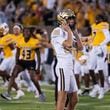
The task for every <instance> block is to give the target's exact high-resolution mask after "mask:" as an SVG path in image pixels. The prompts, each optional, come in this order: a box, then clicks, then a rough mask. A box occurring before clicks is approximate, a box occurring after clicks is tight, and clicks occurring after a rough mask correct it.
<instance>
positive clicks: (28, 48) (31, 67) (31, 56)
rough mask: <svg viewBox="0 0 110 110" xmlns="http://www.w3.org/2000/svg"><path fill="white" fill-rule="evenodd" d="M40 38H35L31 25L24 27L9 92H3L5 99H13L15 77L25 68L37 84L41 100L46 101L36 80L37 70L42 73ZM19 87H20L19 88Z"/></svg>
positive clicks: (18, 42)
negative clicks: (36, 59) (11, 93)
mask: <svg viewBox="0 0 110 110" xmlns="http://www.w3.org/2000/svg"><path fill="white" fill-rule="evenodd" d="M40 46H41V45H40V42H39V40H37V39H35V38H33V34H32V33H31V31H30V27H25V28H24V29H23V36H22V37H21V38H20V39H17V43H16V47H17V52H16V65H15V67H14V69H13V72H12V76H11V78H10V81H9V85H8V90H7V92H5V93H3V94H1V96H2V97H3V98H4V99H7V100H11V99H12V98H11V96H10V92H11V88H12V86H13V84H14V83H15V78H16V77H17V76H18V74H19V73H20V72H22V71H24V70H25V69H27V70H28V72H29V74H30V77H31V80H32V81H33V83H34V84H35V86H36V88H37V89H38V92H39V100H40V101H45V96H44V94H43V92H42V91H41V88H40V85H39V83H38V80H36V71H37V73H40V57H39V56H40V53H39V47H40ZM35 54H37V58H38V68H37V70H35V67H36V62H35ZM17 89H19V88H17Z"/></svg>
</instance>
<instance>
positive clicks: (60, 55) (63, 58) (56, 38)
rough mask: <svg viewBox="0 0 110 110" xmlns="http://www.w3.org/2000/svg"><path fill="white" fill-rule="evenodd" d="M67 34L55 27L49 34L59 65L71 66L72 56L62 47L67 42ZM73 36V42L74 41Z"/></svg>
mask: <svg viewBox="0 0 110 110" xmlns="http://www.w3.org/2000/svg"><path fill="white" fill-rule="evenodd" d="M67 38H68V33H67V32H66V31H64V30H63V29H62V28H60V27H57V28H55V29H54V30H53V31H52V33H51V43H52V45H53V49H54V51H55V54H56V57H57V59H58V61H59V62H60V63H61V64H65V63H66V64H67V63H68V65H73V55H72V53H71V52H70V51H67V50H66V49H65V48H64V47H63V42H64V41H65V40H67ZM74 38H75V37H74V36H73V40H74Z"/></svg>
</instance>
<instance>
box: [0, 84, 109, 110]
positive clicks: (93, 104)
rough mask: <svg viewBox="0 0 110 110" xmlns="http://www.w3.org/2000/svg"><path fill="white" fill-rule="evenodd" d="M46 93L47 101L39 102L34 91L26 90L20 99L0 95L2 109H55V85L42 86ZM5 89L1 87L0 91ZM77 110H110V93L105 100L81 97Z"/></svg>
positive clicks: (0, 107) (0, 109)
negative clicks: (3, 97) (8, 98)
mask: <svg viewBox="0 0 110 110" xmlns="http://www.w3.org/2000/svg"><path fill="white" fill-rule="evenodd" d="M42 88H43V90H44V91H45V93H46V97H47V100H46V102H43V103H41V102H38V100H37V99H35V98H34V95H33V93H28V92H26V91H25V93H26V94H25V96H24V97H23V98H22V99H20V100H13V101H6V100H3V99H2V98H1V97H0V110H55V106H54V87H52V86H42ZM3 91H4V89H2V88H1V87H0V92H3ZM76 110H110V93H108V94H107V95H106V96H105V98H104V99H103V100H98V99H92V98H90V97H80V98H79V103H78V105H77V108H76Z"/></svg>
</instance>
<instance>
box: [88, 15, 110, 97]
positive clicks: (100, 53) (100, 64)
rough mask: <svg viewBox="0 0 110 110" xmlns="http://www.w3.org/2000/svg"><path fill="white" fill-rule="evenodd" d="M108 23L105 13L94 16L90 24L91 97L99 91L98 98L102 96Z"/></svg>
mask: <svg viewBox="0 0 110 110" xmlns="http://www.w3.org/2000/svg"><path fill="white" fill-rule="evenodd" d="M109 35H110V34H109V24H108V23H107V22H106V19H105V15H103V14H99V15H97V16H96V23H95V24H93V25H92V37H93V38H92V50H91V51H90V58H89V70H90V75H91V76H92V81H93V83H94V88H93V90H92V91H91V92H90V96H91V97H95V96H96V95H97V93H99V96H98V99H102V98H103V97H104V65H105V58H106V45H107V43H108V42H109V41H110V36H109ZM95 72H96V73H98V75H99V77H98V78H99V81H100V87H99V85H98V80H97V78H96V77H95Z"/></svg>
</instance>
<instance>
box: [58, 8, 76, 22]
mask: <svg viewBox="0 0 110 110" xmlns="http://www.w3.org/2000/svg"><path fill="white" fill-rule="evenodd" d="M70 17H72V18H75V14H74V12H73V11H72V10H70V9H63V10H62V11H61V12H59V13H58V15H57V20H58V23H59V24H62V23H66V20H67V19H68V18H70Z"/></svg>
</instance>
